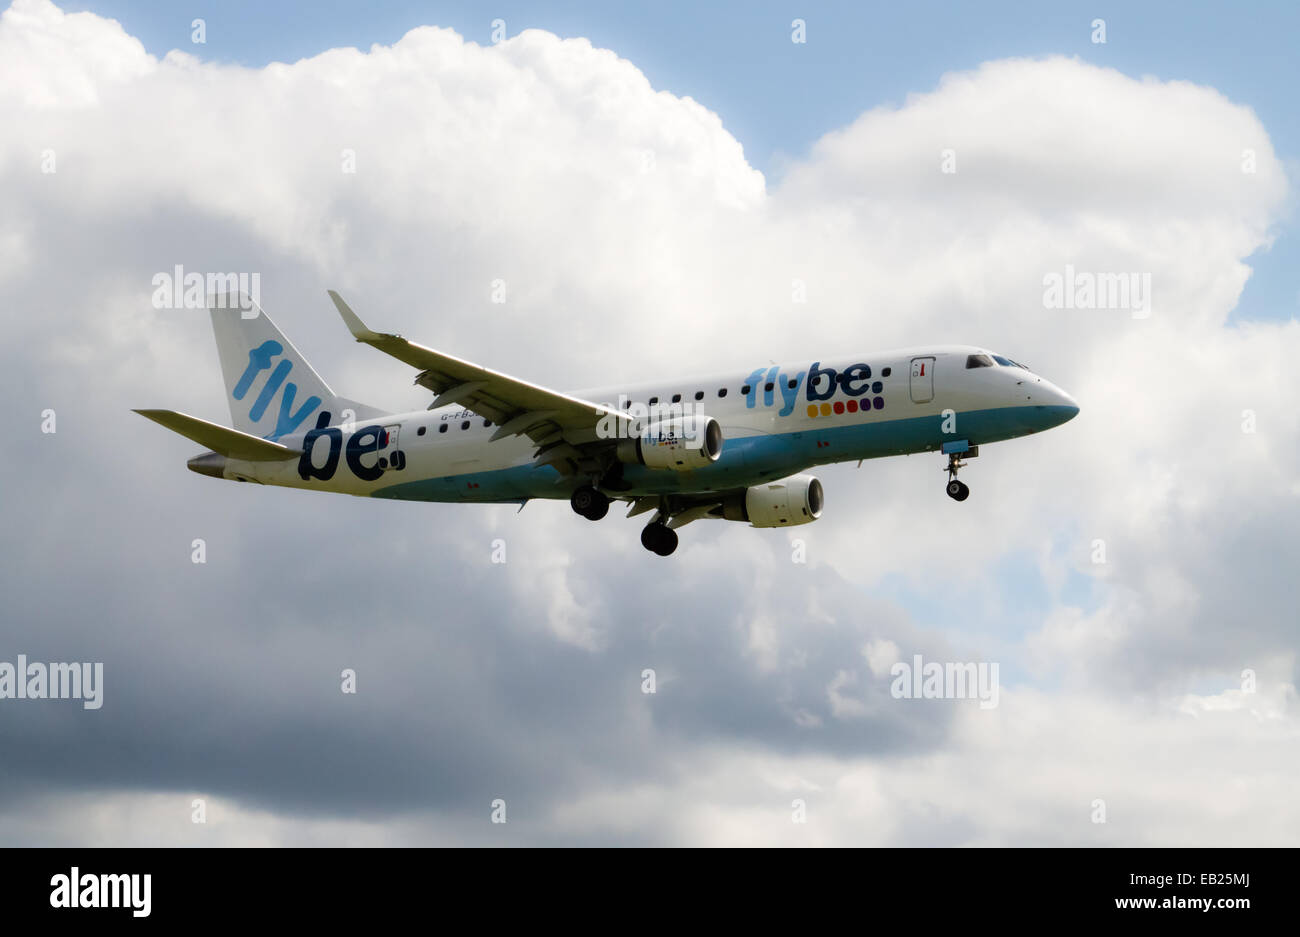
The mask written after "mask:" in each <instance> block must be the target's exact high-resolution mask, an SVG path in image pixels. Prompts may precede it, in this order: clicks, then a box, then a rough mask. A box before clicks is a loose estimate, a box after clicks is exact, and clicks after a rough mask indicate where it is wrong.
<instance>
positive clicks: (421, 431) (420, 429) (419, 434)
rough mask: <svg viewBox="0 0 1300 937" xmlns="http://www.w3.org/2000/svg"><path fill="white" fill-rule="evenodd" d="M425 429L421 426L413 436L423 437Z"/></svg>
mask: <svg viewBox="0 0 1300 937" xmlns="http://www.w3.org/2000/svg"><path fill="white" fill-rule="evenodd" d="M426 428H427V427H424V426H421V427H420V428H419V429H417V430H416V431H415V435H417V436H423V435H424V431H425V429H426Z"/></svg>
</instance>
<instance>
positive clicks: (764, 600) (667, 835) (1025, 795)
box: [0, 0, 1300, 846]
mask: <svg viewBox="0 0 1300 937" xmlns="http://www.w3.org/2000/svg"><path fill="white" fill-rule="evenodd" d="M380 6H381V8H380V9H378V10H374V9H369V8H365V9H364V12H363V8H362V7H360V6H356V7H354V6H352V5H342V4H339V5H329V4H326V5H297V4H272V5H258V4H252V3H247V4H245V3H223V4H202V3H199V4H193V5H192V6H190V7H187V8H186V9H185V10H184V12H183V13H182V12H180V11H178V10H175V9H173V8H171V7H170V5H164V4H139V3H102V4H99V3H95V4H87V5H83V6H66V7H63V8H60V7H58V6H55V5H54V4H52V3H49V2H46V0H19V2H16V3H14V4H13V6H11V7H9V8H8V9H7V10H6V11H5V12H4V13H3V14H0V79H2V80H0V120H2V121H3V123H2V124H0V126H3V127H4V128H5V129H4V131H3V132H0V184H3V186H4V191H5V192H6V193H8V196H7V198H6V200H5V206H4V208H3V210H0V304H2V306H3V309H4V310H5V312H4V316H5V326H6V341H5V342H4V344H3V346H2V349H0V354H2V355H3V369H4V373H5V375H6V377H5V381H6V386H7V387H8V388H9V390H10V396H11V398H12V399H13V400H14V402H15V406H14V408H13V409H14V414H15V416H14V420H15V428H14V430H13V431H12V434H11V440H12V441H13V444H11V445H10V446H8V447H6V448H5V450H4V453H3V455H0V485H2V486H3V489H2V490H3V491H4V492H5V496H4V512H5V524H4V525H3V530H2V531H0V589H3V594H4V595H5V596H6V599H7V601H6V609H5V611H4V613H3V616H0V664H2V663H3V662H4V661H11V662H12V661H16V660H17V658H18V655H26V657H27V658H28V659H30V660H43V661H94V662H101V663H102V664H103V671H104V681H105V682H104V694H103V705H102V706H101V707H100V708H98V709H93V710H88V709H84V708H83V707H82V706H80V705H79V704H77V703H76V702H75V701H69V700H14V699H0V750H3V751H4V752H5V753H6V757H5V758H4V759H3V760H0V843H3V844H12V845H66V844H78V845H80V844H84V845H121V844H125V845H153V844H157V845H231V844H254V845H299V844H303V845H323V844H338V845H381V844H392V845H432V844H474V845H492V844H510V845H570V844H606V843H612V844H620V845H809V846H816V845H881V846H885V845H890V846H897V845H926V846H955V845H1039V844H1042V845H1239V846H1245V845H1292V844H1294V843H1295V842H1296V839H1297V834H1300V808H1297V805H1296V803H1295V800H1294V798H1293V796H1292V795H1291V791H1292V788H1293V781H1294V778H1295V777H1296V775H1297V771H1298V769H1300V749H1297V745H1296V743H1297V741H1298V739H1297V728H1298V724H1297V715H1296V699H1295V685H1296V665H1297V660H1296V649H1297V639H1296V628H1295V616H1294V610H1293V607H1292V605H1293V603H1292V601H1291V598H1290V595H1291V591H1292V584H1291V579H1292V570H1294V568H1295V566H1296V562H1297V559H1300V556H1298V555H1297V554H1298V553H1300V548H1297V547H1296V545H1295V540H1294V537H1293V536H1290V534H1289V532H1290V530H1292V529H1294V527H1295V525H1296V523H1297V521H1300V510H1298V505H1297V499H1298V498H1300V482H1297V479H1296V476H1295V470H1294V465H1295V464H1296V454H1297V453H1296V449H1297V441H1298V440H1300V419H1298V418H1297V415H1296V412H1295V408H1294V407H1293V406H1292V405H1291V403H1290V402H1289V399H1288V395H1293V394H1294V388H1295V380H1294V377H1293V376H1292V372H1291V370H1290V363H1291V362H1292V361H1294V360H1295V357H1296V354H1297V352H1300V327H1298V326H1297V322H1296V306H1297V302H1300V283H1297V275H1296V273H1295V271H1296V270H1297V269H1300V265H1297V263H1296V261H1297V259H1298V258H1297V253H1300V248H1296V247H1295V244H1296V238H1295V235H1294V233H1293V232H1292V231H1291V228H1292V226H1293V225H1294V210H1293V209H1294V186H1293V182H1292V180H1293V179H1294V177H1295V173H1296V163H1295V160H1296V153H1297V146H1298V145H1300V141H1298V140H1297V133H1298V131H1297V130H1296V121H1295V119H1294V117H1295V114H1294V106H1293V104H1292V103H1291V101H1290V100H1289V98H1290V90H1291V89H1292V88H1294V87H1295V86H1296V85H1297V81H1296V79H1297V77H1298V76H1297V75H1296V70H1297V66H1296V64H1295V57H1294V55H1293V54H1291V52H1290V50H1289V49H1288V38H1287V37H1288V36H1290V35H1294V31H1295V26H1296V22H1295V21H1296V18H1297V14H1296V13H1295V12H1294V10H1293V9H1290V8H1288V7H1286V6H1283V5H1279V6H1278V7H1276V8H1273V7H1270V6H1267V5H1258V6H1255V7H1253V8H1250V10H1249V12H1247V13H1238V12H1231V13H1229V12H1225V11H1221V10H1218V9H1215V8H1213V7H1211V6H1209V5H1195V4H1193V5H1188V4H1179V5H1173V4H1143V5H1141V6H1139V7H1138V8H1137V9H1136V10H1132V9H1127V8H1126V9H1118V8H1117V9H1115V10H1107V9H1104V8H1092V9H1087V8H1085V7H1083V6H1081V5H1070V4H1067V5H1060V6H1054V7H1053V8H1052V10H1051V11H1050V12H1045V11H1041V10H1037V9H1035V8H1034V7H1033V6H1031V5H1028V4H1025V5H1017V4H1004V5H994V6H992V7H989V8H985V9H979V10H974V9H970V10H963V9H961V8H957V9H956V10H955V11H954V10H950V9H948V8H947V7H944V6H939V5H925V4H921V5H902V6H900V7H899V8H897V9H892V8H891V9H880V10H871V9H862V8H859V7H858V6H857V5H846V7H848V8H847V9H839V8H837V7H836V6H831V5H817V4H801V5H799V6H798V8H797V9H792V8H790V7H787V6H784V5H779V4H745V5H743V6H741V5H737V6H735V7H726V6H721V5H714V6H710V7H708V8H707V9H705V10H702V11H701V10H697V9H695V8H693V7H691V6H689V5H686V4H656V5H636V6H632V5H598V4H591V5H585V4H547V5H542V6H540V7H538V6H537V5H522V4H519V5H516V4H509V3H505V4H500V5H499V7H498V9H497V10H496V11H495V12H486V13H485V12H484V10H483V8H482V7H481V5H470V4H463V5H461V4H454V5H437V4H430V5H416V4H386V5H380ZM195 17H202V18H203V19H204V28H205V31H206V32H205V40H206V41H205V42H203V43H195V42H193V41H191V38H192V28H193V27H192V25H191V21H192V20H193V19H194V18H195ZM496 18H500V19H502V20H504V21H505V38H504V40H503V41H500V42H494V41H493V36H492V31H493V25H492V20H494V19H496ZM796 18H799V19H803V20H804V26H805V33H804V35H805V37H806V40H807V41H806V42H792V41H791V39H792V25H791V24H792V21H793V20H795V19H796ZM1098 18H1101V19H1104V20H1105V29H1106V42H1105V43H1104V44H1102V43H1096V42H1093V41H1092V37H1093V35H1094V34H1095V31H1096V27H1095V26H1094V25H1093V20H1094V19H1098ZM349 154H350V156H349ZM1246 154H1249V160H1247V158H1246ZM948 164H950V165H949V168H951V169H955V171H945V169H944V167H945V165H948ZM348 165H352V166H353V167H354V168H355V171H354V172H353V171H348V170H347V169H346V168H345V167H347V166H348ZM1247 166H1248V167H1249V168H1247ZM177 264H180V265H183V266H184V267H185V268H186V269H189V270H208V271H212V270H216V271H228V270H235V271H256V272H258V273H259V274H260V276H261V282H262V304H263V306H264V307H265V308H266V310H267V311H268V313H269V314H270V315H271V316H272V317H273V318H274V319H275V320H276V322H277V324H278V325H279V326H280V327H281V329H282V330H283V331H284V332H285V334H286V335H288V336H289V337H290V338H291V339H292V340H293V341H294V343H295V344H296V345H297V347H298V348H299V350H300V351H302V352H303V353H304V354H305V355H306V356H307V358H308V359H309V360H310V361H311V362H312V364H313V365H314V366H315V367H316V369H317V370H318V371H319V372H320V373H321V374H322V375H323V376H324V377H325V378H326V380H327V381H329V382H330V384H331V386H332V387H333V388H334V389H335V390H336V391H337V392H339V393H341V394H345V395H347V396H349V397H352V398H356V399H360V400H364V401H366V402H367V403H372V404H375V405H379V406H384V407H391V408H394V409H401V408H412V409H414V408H422V407H423V406H425V405H426V404H427V402H428V397H427V393H426V392H424V391H423V390H421V389H420V388H418V387H412V386H411V383H410V382H411V374H410V373H409V369H406V368H405V367H404V366H402V365H400V364H398V363H395V362H392V361H390V360H388V359H386V358H385V357H384V356H382V355H377V354H375V353H374V352H373V351H372V350H371V349H368V348H365V347H364V346H360V345H357V344H356V343H354V342H353V341H351V338H350V336H348V335H347V334H346V333H345V332H344V330H343V327H342V325H341V324H340V323H339V321H338V319H337V316H335V315H334V313H333V310H332V308H331V307H330V304H329V302H328V300H327V299H326V296H325V290H326V289H329V288H336V289H339V290H340V291H341V292H342V293H343V295H344V296H346V297H347V298H348V300H349V302H350V303H351V304H352V306H353V307H354V308H355V309H356V310H357V311H358V313H359V314H360V315H361V316H362V317H363V318H365V319H366V320H367V322H369V323H370V324H371V325H372V326H373V327H376V328H382V329H384V330H388V331H399V332H401V333H402V334H404V335H407V336H409V337H411V338H413V339H414V340H416V341H419V342H421V343H423V344H426V345H430V346H432V347H435V348H439V349H441V350H445V351H447V352H449V353H451V354H455V355H458V356H461V357H464V358H468V359H470V360H474V361H479V362H482V363H484V364H487V365H488V366H490V367H494V368H497V369H498V370H502V371H505V372H507V373H511V374H515V375H518V376H520V377H522V378H524V379H527V380H533V381H536V382H539V383H542V384H545V385H547V386H552V387H556V388H558V389H571V388H575V387H583V386H602V385H608V384H609V383H610V382H611V380H612V375H618V377H619V379H620V380H621V379H624V378H626V379H628V380H638V379H641V380H651V379H655V378H660V377H670V376H677V375H685V374H690V373H692V372H705V373H716V372H718V371H719V370H726V369H728V368H732V367H734V368H735V369H736V370H737V371H738V373H749V371H750V370H752V367H753V362H755V361H758V362H763V361H767V360H769V359H773V360H800V359H805V358H806V359H808V360H812V359H814V358H821V357H827V358H829V357H833V356H840V355H849V354H853V353H855V352H857V351H863V352H865V351H869V350H872V349H876V350H879V349H885V348H890V347H899V346H908V345H917V344H924V343H926V342H945V343H947V342H970V343H975V344H981V345H985V346H988V347H992V348H995V349H997V350H999V351H1001V352H1002V353H1004V354H1007V355H1010V356H1011V357H1013V358H1016V359H1017V360H1021V361H1025V362H1027V363H1029V364H1030V365H1032V366H1033V367H1034V368H1035V370H1036V371H1038V372H1040V373H1042V374H1044V375H1045V376H1047V377H1048V378H1049V379H1051V380H1052V381H1053V382H1055V383H1057V384H1059V385H1060V386H1062V387H1064V388H1065V389H1067V390H1068V391H1069V392H1070V393H1071V394H1072V395H1073V396H1074V397H1075V398H1076V399H1077V400H1078V401H1079V403H1080V407H1081V413H1080V415H1079V416H1078V417H1077V418H1076V419H1075V420H1073V421H1071V422H1070V423H1069V424H1066V425H1065V426H1063V427H1060V428H1058V429H1056V430H1053V431H1051V432H1048V433H1045V434H1042V435H1039V436H1034V437H1028V438H1025V439H1020V440H1013V441H1009V442H1006V443H1000V444H996V445H993V446H987V447H984V451H983V452H982V453H981V456H980V458H979V459H978V460H975V461H973V462H972V464H971V466H970V467H969V468H968V469H967V470H966V471H965V472H964V473H963V480H965V481H967V482H968V483H969V484H970V485H971V488H972V491H973V493H972V495H971V498H970V499H969V500H968V501H966V502H963V503H961V504H957V503H955V502H952V501H950V500H949V499H947V498H945V497H943V494H942V491H941V488H942V480H943V476H942V474H941V468H942V460H941V459H940V457H938V456H912V457H907V458H896V459H888V460H876V461H874V462H868V463H865V464H863V465H862V466H861V467H856V466H854V465H852V464H850V465H843V466H834V467H829V468H827V469H825V470H819V471H818V473H817V474H818V475H819V477H821V478H822V480H823V483H824V484H825V487H826V492H827V507H826V510H825V513H824V514H823V516H822V518H821V519H820V520H819V521H817V523H815V524H812V525H809V526H806V527H800V528H796V529H790V530H753V529H749V528H747V527H745V526H744V525H741V524H732V523H725V522H718V523H706V522H700V523H696V524H692V525H690V526H688V527H686V528H683V530H682V546H681V548H679V550H678V552H677V553H676V554H674V556H673V557H672V558H671V559H670V560H668V561H665V560H663V559H661V558H659V557H655V556H653V555H651V554H649V553H647V552H646V551H645V550H643V549H642V548H641V546H640V544H639V543H638V541H637V535H638V533H639V525H638V521H637V520H624V519H623V518H622V517H621V512H619V511H617V510H615V511H612V512H611V514H610V517H609V518H607V519H606V520H605V521H602V522H601V523H599V524H596V525H593V524H590V523H589V522H587V521H585V520H583V519H581V518H577V517H576V516H574V515H573V514H572V512H571V511H570V510H569V508H568V507H567V505H564V504H563V502H559V501H557V502H555V503H533V504H530V505H528V506H527V507H526V509H525V510H523V511H522V512H516V509H515V508H514V507H512V506H477V507H475V506H468V505H424V504H402V503H392V502H386V501H380V500H374V501H371V500H363V499H351V498H342V497H330V496H325V495H321V494H318V493H311V492H298V491H286V490H274V489H264V488H258V487H254V486H249V485H235V484H231V483H226V482H219V481H216V480H213V479H210V478H204V477H201V476H198V475H196V474H193V473H190V472H188V471H186V470H185V467H184V461H185V459H187V458H188V457H189V456H191V455H193V454H194V451H193V450H194V447H193V446H191V445H189V444H187V443H186V442H184V441H183V440H180V439H178V438H176V437H174V436H170V435H168V434H166V433H164V432H162V431H161V430H159V428H158V427H156V426H154V425H152V424H149V423H147V422H146V421H144V420H142V419H140V418H139V417H138V416H136V415H135V414H133V413H131V408H133V407H168V408H174V409H178V410H181V411H184V412H187V413H193V414H195V415H198V416H200V417H203V418H205V419H210V420H213V421H217V422H222V423H228V422H229V414H228V413H227V412H225V410H224V407H223V406H222V402H221V398H220V394H221V388H222V383H221V377H220V372H219V368H218V364H217V358H216V354H215V349H214V347H213V344H212V336H211V330H210V327H209V324H208V322H207V319H206V315H204V314H203V313H202V312H195V311H192V310H174V309H158V308H155V306H154V305H153V304H152V302H151V296H152V293H153V286H152V278H153V276H154V275H155V274H156V273H158V272H162V271H171V270H172V269H173V268H174V267H175V266H176V265H177ZM1068 268H1074V269H1077V270H1082V271H1095V272H1097V273H1126V274H1127V273H1132V274H1134V275H1137V276H1146V277H1149V280H1150V283H1151V297H1152V302H1151V308H1150V310H1149V315H1139V314H1135V313H1136V310H1130V309H1124V308H1121V309H1114V308H1109V309H1107V308H1101V309H1089V308H1074V309H1062V308H1054V307H1052V306H1051V305H1050V304H1048V303H1047V302H1045V297H1044V284H1045V277H1047V276H1050V275H1053V274H1058V273H1062V272H1064V271H1065V270H1067V269H1068ZM796 279H797V280H799V281H800V282H802V283H804V284H806V286H807V302H806V303H802V304H798V305H794V304H792V298H791V284H792V282H793V281H794V280H796ZM498 280H500V281H504V282H505V283H506V284H507V286H508V294H507V295H508V297H509V298H508V300H507V302H505V303H504V304H497V303H493V302H492V301H491V299H490V297H491V293H492V284H493V283H494V282H496V281H498ZM51 419H53V421H54V422H53V423H51ZM51 429H53V430H54V431H53V432H51V431H50V430H51ZM29 434H30V435H29ZM196 540H197V541H202V544H203V548H202V559H203V562H195V550H196V547H195V542H196ZM494 558H495V559H502V558H504V560H505V561H504V562H494ZM918 654H919V655H922V657H923V658H924V659H925V660H931V661H947V662H969V663H978V664H982V665H989V664H997V665H998V672H999V674H1000V692H999V695H998V700H997V705H996V706H991V707H982V706H981V705H979V702H978V701H977V700H973V699H929V700H925V699H922V700H918V699H900V698H898V697H897V696H896V695H895V694H894V693H893V692H891V683H892V673H891V668H892V667H893V665H895V664H896V663H898V662H900V661H911V660H913V658H914V655H918ZM647 671H649V672H652V675H653V690H654V691H653V692H647V682H646V681H647V676H646V674H647ZM345 672H350V673H353V674H355V690H356V692H343V691H342V688H343V684H344V683H345V678H344V673H345ZM196 805H201V806H196ZM196 811H199V812H200V813H201V815H202V821H203V822H195V818H196ZM502 820H504V821H505V822H500V821H502ZM494 821H496V822H494Z"/></svg>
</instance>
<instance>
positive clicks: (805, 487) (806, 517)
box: [722, 475, 822, 527]
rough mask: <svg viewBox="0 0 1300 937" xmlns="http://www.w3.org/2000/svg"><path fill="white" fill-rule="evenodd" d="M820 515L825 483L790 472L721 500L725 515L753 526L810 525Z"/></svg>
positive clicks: (813, 477) (809, 476)
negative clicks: (787, 476) (775, 479)
mask: <svg viewBox="0 0 1300 937" xmlns="http://www.w3.org/2000/svg"><path fill="white" fill-rule="evenodd" d="M821 515H822V483H821V482H820V481H818V480H817V478H816V477H815V476H812V475H791V476H790V477H789V478H782V479H778V480H777V481H771V482H765V483H764V484H762V485H755V486H753V487H752V488H747V489H745V493H744V494H741V495H734V496H733V497H731V498H728V499H727V500H726V501H724V502H723V503H722V516H723V517H724V518H726V519H727V520H729V521H749V523H750V524H751V525H752V526H754V527H794V526H796V525H798V524H811V523H812V522H813V521H815V520H817V518H819V517H821Z"/></svg>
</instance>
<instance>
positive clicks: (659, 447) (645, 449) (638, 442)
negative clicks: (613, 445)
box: [618, 414, 722, 472]
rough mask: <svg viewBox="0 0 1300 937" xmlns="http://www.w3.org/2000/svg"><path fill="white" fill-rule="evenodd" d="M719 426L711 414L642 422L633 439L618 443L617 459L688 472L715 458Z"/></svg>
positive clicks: (719, 444)
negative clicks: (642, 424)
mask: <svg viewBox="0 0 1300 937" xmlns="http://www.w3.org/2000/svg"><path fill="white" fill-rule="evenodd" d="M720 455H722V427H721V426H719V425H718V421H717V420H715V419H713V417H711V416H704V415H703V414H696V415H694V416H684V417H674V418H671V419H666V420H658V421H656V422H654V423H651V424H649V425H648V426H646V427H645V428H644V429H643V430H641V432H640V433H639V434H638V435H637V437H636V438H635V439H622V440H619V443H618V459H619V461H620V462H628V463H631V464H636V465H644V466H645V467H646V468H652V469H671V470H672V471H674V472H690V471H692V470H694V469H698V468H704V467H705V466H708V465H711V464H713V463H714V462H716V461H718V456H720Z"/></svg>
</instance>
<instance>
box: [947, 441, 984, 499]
mask: <svg viewBox="0 0 1300 937" xmlns="http://www.w3.org/2000/svg"><path fill="white" fill-rule="evenodd" d="M976 451H977V452H978V450H976ZM965 464H966V463H965V462H963V461H962V460H961V453H957V452H950V453H949V454H948V467H947V468H946V469H945V471H946V472H947V473H948V486H947V488H946V489H945V490H946V491H947V492H948V497H950V498H952V500H954V501H965V500H966V499H967V498H969V497H970V489H969V488H967V487H966V484H965V483H964V482H959V481H957V470H958V469H960V468H962V467H963V466H965Z"/></svg>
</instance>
